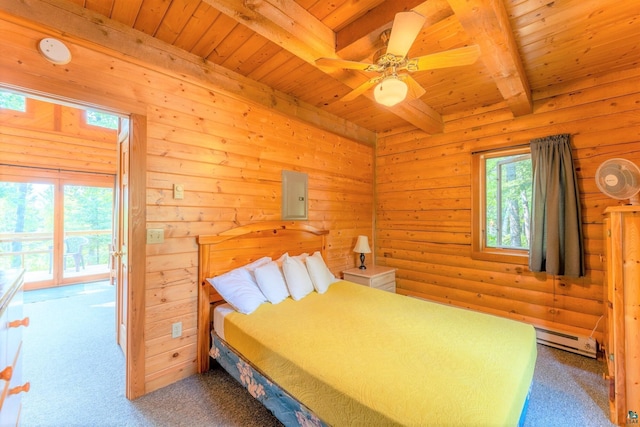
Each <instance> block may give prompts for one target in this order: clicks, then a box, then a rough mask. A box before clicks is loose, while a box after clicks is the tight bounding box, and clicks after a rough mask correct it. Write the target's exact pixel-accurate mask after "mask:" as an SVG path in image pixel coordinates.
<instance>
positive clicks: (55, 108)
mask: <svg viewBox="0 0 640 427" xmlns="http://www.w3.org/2000/svg"><path fill="white" fill-rule="evenodd" d="M26 107H27V108H26V111H25V112H21V111H15V110H9V109H0V123H2V127H0V159H2V160H1V161H0V163H2V164H4V165H14V166H22V167H31V168H42V169H54V170H63V171H75V172H92V173H105V174H109V175H115V174H116V168H117V161H118V152H117V146H116V142H117V133H116V131H115V130H112V129H105V128H101V127H96V126H90V125H87V123H86V120H85V116H84V111H82V110H79V109H77V108H74V107H71V106H68V105H61V104H52V103H49V102H44V101H41V100H38V99H33V98H30V99H27V104H26ZM7 171H8V170H7Z"/></svg>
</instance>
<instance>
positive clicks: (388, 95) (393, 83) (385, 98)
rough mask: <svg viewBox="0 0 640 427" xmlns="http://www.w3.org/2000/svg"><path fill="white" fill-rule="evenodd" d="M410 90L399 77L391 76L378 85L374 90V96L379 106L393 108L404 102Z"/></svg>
mask: <svg viewBox="0 0 640 427" xmlns="http://www.w3.org/2000/svg"><path fill="white" fill-rule="evenodd" d="M408 89H409V88H408V87H407V84H406V83H405V82H403V81H402V80H400V79H398V77H397V76H389V77H387V78H385V79H384V80H382V81H381V82H380V83H378V85H377V86H376V87H375V89H374V90H373V96H374V98H375V99H376V102H377V103H378V104H382V105H386V106H387V107H392V106H394V105H396V104H397V103H398V102H401V101H402V100H404V98H405V97H406V96H407V91H408Z"/></svg>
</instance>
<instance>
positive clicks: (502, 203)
mask: <svg viewBox="0 0 640 427" xmlns="http://www.w3.org/2000/svg"><path fill="white" fill-rule="evenodd" d="M485 170H486V181H485V182H486V190H485V191H486V228H485V229H486V230H487V233H486V245H487V246H489V247H498V248H512V249H529V219H530V212H531V194H532V170H531V157H530V156H529V155H515V156H506V157H496V158H489V159H487V160H486V169H485Z"/></svg>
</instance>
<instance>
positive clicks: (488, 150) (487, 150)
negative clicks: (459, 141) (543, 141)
mask: <svg viewBox="0 0 640 427" xmlns="http://www.w3.org/2000/svg"><path fill="white" fill-rule="evenodd" d="M530 146H531V144H530V143H528V142H527V143H526V144H518V145H511V146H508V147H496V148H487V149H486V150H476V151H472V152H471V154H480V153H488V152H490V151H497V150H508V149H510V148H520V147H530Z"/></svg>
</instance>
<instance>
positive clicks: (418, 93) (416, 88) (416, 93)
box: [401, 74, 427, 99]
mask: <svg viewBox="0 0 640 427" xmlns="http://www.w3.org/2000/svg"><path fill="white" fill-rule="evenodd" d="M401 78H402V80H404V82H405V83H406V84H407V87H408V90H407V98H409V99H418V98H421V97H422V95H424V94H425V93H427V91H426V90H424V88H423V87H422V86H421V85H420V83H418V82H417V81H415V79H414V78H413V77H411V76H410V75H408V74H403V75H401Z"/></svg>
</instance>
